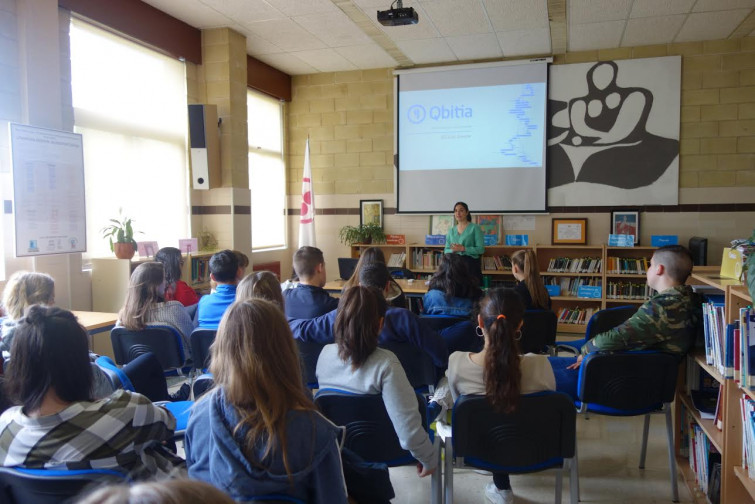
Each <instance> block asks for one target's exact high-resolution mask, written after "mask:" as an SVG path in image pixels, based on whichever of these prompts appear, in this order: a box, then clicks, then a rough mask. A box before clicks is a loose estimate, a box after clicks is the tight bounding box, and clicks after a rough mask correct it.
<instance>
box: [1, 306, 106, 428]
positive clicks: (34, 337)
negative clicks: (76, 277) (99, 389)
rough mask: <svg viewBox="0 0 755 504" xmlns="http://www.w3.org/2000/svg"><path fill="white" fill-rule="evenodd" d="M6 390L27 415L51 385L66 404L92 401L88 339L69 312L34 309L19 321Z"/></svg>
mask: <svg viewBox="0 0 755 504" xmlns="http://www.w3.org/2000/svg"><path fill="white" fill-rule="evenodd" d="M11 355H12V356H13V360H12V362H11V364H10V366H9V367H8V381H7V383H6V387H7V390H8V393H9V395H10V396H11V398H12V399H13V400H14V401H15V402H16V403H17V404H21V405H22V406H23V411H24V413H26V414H27V415H28V414H29V413H30V412H33V411H36V410H38V409H39V408H40V406H41V405H42V401H43V399H44V397H45V394H46V393H47V391H48V390H49V389H50V387H52V388H53V389H54V390H55V394H56V395H57V396H58V397H59V398H60V399H61V400H62V401H65V402H77V401H91V400H92V368H91V366H90V364H89V340H88V338H87V332H86V330H85V329H84V328H83V327H81V325H80V324H79V322H78V321H77V320H76V317H75V316H74V314H73V313H71V312H69V311H66V310H63V309H61V308H56V307H46V306H41V305H34V306H32V307H31V308H29V310H28V311H27V313H26V316H25V317H24V318H22V319H21V320H20V321H19V322H18V326H16V331H15V336H14V338H13V343H12V345H11Z"/></svg>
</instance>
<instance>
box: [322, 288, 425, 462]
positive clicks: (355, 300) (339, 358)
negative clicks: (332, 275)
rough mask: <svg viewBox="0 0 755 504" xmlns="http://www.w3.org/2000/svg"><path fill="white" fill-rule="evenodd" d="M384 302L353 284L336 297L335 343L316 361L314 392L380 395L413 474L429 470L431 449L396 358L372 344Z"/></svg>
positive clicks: (376, 293) (373, 291) (382, 318)
mask: <svg viewBox="0 0 755 504" xmlns="http://www.w3.org/2000/svg"><path fill="white" fill-rule="evenodd" d="M385 320H386V301H385V298H384V296H383V295H382V293H381V292H380V291H379V290H377V289H374V288H371V287H362V286H356V287H352V288H350V289H348V290H347V291H346V292H344V294H343V296H341V300H340V302H339V304H338V314H337V316H336V321H335V325H334V333H335V341H336V343H335V344H331V345H326V346H325V347H324V348H323V349H322V352H321V353H320V358H319V359H318V360H317V382H318V383H319V384H320V390H323V389H339V390H343V391H345V392H347V393H351V394H381V395H382V397H383V402H384V403H385V409H386V411H387V412H388V416H389V417H390V418H391V422H392V423H393V428H394V430H395V431H396V435H397V436H398V439H399V442H400V443H401V446H402V447H403V448H404V449H406V450H409V451H410V452H411V454H412V457H414V458H415V459H417V461H419V463H420V465H421V466H418V467H417V473H418V475H419V477H424V476H427V475H429V474H432V473H433V472H435V469H436V465H437V453H436V451H435V447H434V446H433V444H432V442H430V437H429V436H428V434H427V432H426V431H425V429H424V428H423V426H422V418H421V416H420V413H419V409H418V408H417V397H416V394H415V392H414V389H412V386H411V385H410V384H409V380H408V379H407V377H406V373H405V372H404V368H403V367H401V363H400V362H399V360H398V358H396V356H395V355H394V354H393V353H392V352H390V351H388V350H385V349H382V348H378V346H377V345H378V335H379V334H380V330H381V329H382V327H381V326H382V325H383V323H384V321H385Z"/></svg>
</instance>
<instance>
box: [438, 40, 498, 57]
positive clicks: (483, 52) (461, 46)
mask: <svg viewBox="0 0 755 504" xmlns="http://www.w3.org/2000/svg"><path fill="white" fill-rule="evenodd" d="M446 42H448V45H449V46H451V50H452V51H453V52H454V54H456V57H457V58H459V60H460V61H466V60H474V59H486V58H500V57H501V56H503V52H502V51H501V46H500V45H499V44H498V37H496V36H495V34H494V33H478V34H475V35H460V36H458V37H446Z"/></svg>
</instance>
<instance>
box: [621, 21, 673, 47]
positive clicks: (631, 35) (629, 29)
mask: <svg viewBox="0 0 755 504" xmlns="http://www.w3.org/2000/svg"><path fill="white" fill-rule="evenodd" d="M685 19H687V15H686V14H677V15H675V16H660V17H643V18H634V19H630V20H629V21H628V22H627V26H626V29H625V30H624V39H623V40H622V41H621V45H622V46H624V47H632V46H641V45H650V44H668V43H670V42H673V41H674V37H675V36H676V34H677V33H679V29H680V28H681V27H682V25H683V24H684V20H685Z"/></svg>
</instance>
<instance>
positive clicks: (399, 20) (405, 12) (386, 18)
mask: <svg viewBox="0 0 755 504" xmlns="http://www.w3.org/2000/svg"><path fill="white" fill-rule="evenodd" d="M394 5H396V8H394V7H393V6H394ZM377 20H378V22H379V23H380V24H381V25H383V26H401V25H410V24H417V23H419V16H418V15H417V11H415V10H414V8H413V7H406V8H405V7H404V6H403V2H402V1H401V0H396V1H395V2H393V3H392V4H391V8H390V9H388V10H384V11H377Z"/></svg>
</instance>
